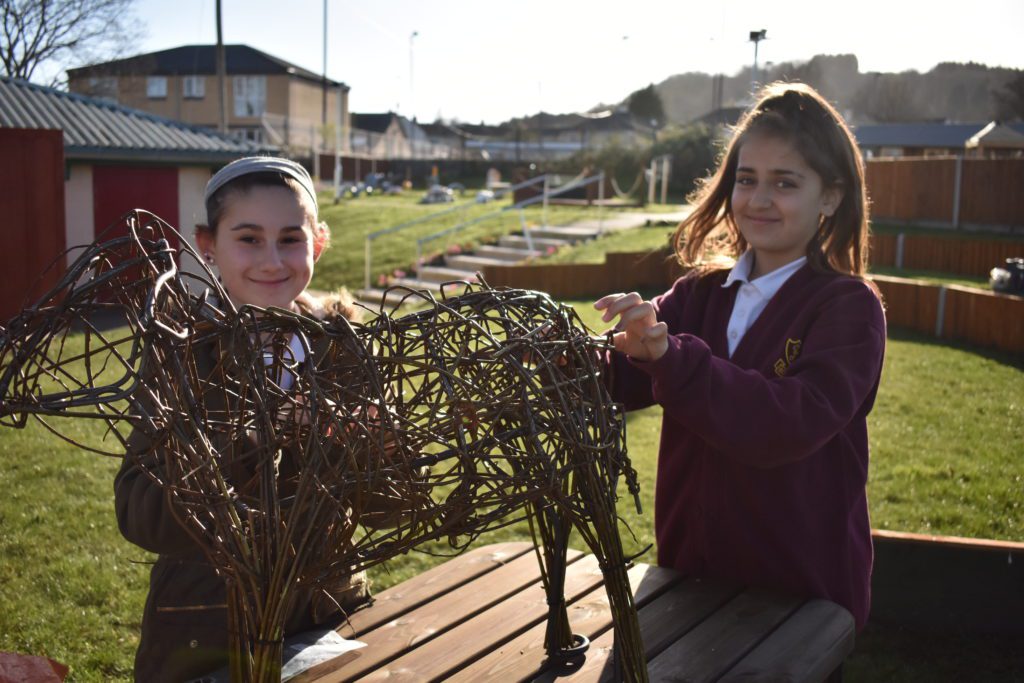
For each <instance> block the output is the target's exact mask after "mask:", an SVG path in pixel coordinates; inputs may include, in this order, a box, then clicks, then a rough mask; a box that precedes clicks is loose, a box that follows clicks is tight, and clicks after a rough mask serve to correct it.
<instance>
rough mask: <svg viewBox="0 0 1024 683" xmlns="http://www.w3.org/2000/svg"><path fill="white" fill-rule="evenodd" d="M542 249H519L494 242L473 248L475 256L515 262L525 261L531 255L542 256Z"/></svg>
mask: <svg viewBox="0 0 1024 683" xmlns="http://www.w3.org/2000/svg"><path fill="white" fill-rule="evenodd" d="M541 253H542V252H540V251H536V250H535V251H530V250H529V249H517V248H514V247H499V246H497V245H492V244H482V245H480V246H479V247H477V248H476V249H475V250H473V256H481V257H484V258H492V259H502V260H505V261H510V262H512V263H515V262H517V261H523V260H525V259H527V258H529V257H531V256H540V255H541Z"/></svg>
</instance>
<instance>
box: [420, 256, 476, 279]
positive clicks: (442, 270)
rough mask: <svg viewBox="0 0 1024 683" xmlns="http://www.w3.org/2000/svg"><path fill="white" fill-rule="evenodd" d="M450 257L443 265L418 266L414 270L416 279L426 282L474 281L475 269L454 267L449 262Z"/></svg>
mask: <svg viewBox="0 0 1024 683" xmlns="http://www.w3.org/2000/svg"><path fill="white" fill-rule="evenodd" d="M451 259H452V257H451V256H449V257H448V258H447V259H445V265H444V266H420V268H419V270H417V271H416V279H417V280H426V281H428V282H449V281H451V280H466V281H467V282H476V269H473V270H470V269H466V268H456V267H454V266H452V265H451V264H450V261H451Z"/></svg>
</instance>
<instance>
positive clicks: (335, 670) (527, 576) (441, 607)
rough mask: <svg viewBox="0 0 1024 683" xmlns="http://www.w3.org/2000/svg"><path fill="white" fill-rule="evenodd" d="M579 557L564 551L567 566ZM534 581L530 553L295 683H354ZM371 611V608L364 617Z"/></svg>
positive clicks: (377, 632)
mask: <svg viewBox="0 0 1024 683" xmlns="http://www.w3.org/2000/svg"><path fill="white" fill-rule="evenodd" d="M582 556H583V553H580V552H579V551H576V550H570V551H569V562H570V563H573V562H575V561H576V560H578V559H579V558H580V557H582ZM457 561H458V558H457V559H456V560H453V561H451V562H448V563H446V564H444V565H442V566H444V567H447V566H449V565H450V564H452V562H457ZM539 580H540V576H539V573H538V570H537V560H536V557H535V556H534V555H533V553H527V554H524V555H520V556H519V557H517V558H516V559H514V560H512V561H511V562H509V563H508V564H506V565H504V566H502V567H499V568H497V569H495V570H494V571H491V572H488V573H486V574H485V575H483V576H481V577H478V578H477V579H475V580H473V581H470V582H468V583H464V584H462V585H460V586H458V587H457V588H455V589H453V590H451V591H449V592H447V593H443V594H440V595H438V596H437V597H436V599H434V600H431V601H430V602H427V603H425V604H422V605H420V606H419V607H417V608H415V609H413V610H411V611H408V612H405V613H404V614H402V615H401V616H400V617H398V618H396V619H393V620H391V621H389V622H387V623H386V624H383V625H381V626H379V627H377V628H374V629H372V630H371V631H369V632H367V633H361V634H360V635H359V640H361V641H363V642H364V643H366V645H367V647H365V648H363V649H361V650H359V651H358V652H359V656H358V657H357V658H355V659H354V660H351V661H348V662H343V663H342V666H340V667H337V666H336V665H335V662H333V661H331V662H324V663H323V664H320V665H318V666H315V667H313V668H312V669H309V670H308V671H306V672H305V673H304V674H302V677H301V679H299V678H296V679H295V680H296V681H297V683H301V681H314V680H315V681H318V682H319V683H338V682H340V681H350V680H354V679H355V678H358V677H359V676H362V675H364V674H366V673H369V672H370V671H373V670H375V669H377V668H378V667H380V666H382V665H383V664H386V663H387V662H389V661H391V660H392V659H394V658H396V657H398V656H399V655H401V654H402V653H403V652H405V651H407V650H409V649H410V648H412V647H414V646H417V645H419V644H422V643H424V642H426V641H428V640H431V639H433V638H434V637H435V636H436V635H437V634H439V633H443V632H444V631H447V630H448V629H450V628H452V627H454V626H456V625H458V624H460V623H462V622H463V621H465V620H466V619H469V618H471V617H473V616H474V615H476V614H479V613H480V612H482V611H483V610H485V609H487V608H489V607H491V606H492V605H496V604H498V603H500V602H502V601H504V600H505V599H507V598H508V597H509V596H510V595H512V594H514V593H517V592H518V591H520V590H522V589H523V588H524V587H526V586H528V585H530V584H531V583H535V582H537V581H539ZM374 609H376V608H375V607H374V608H371V610H369V611H373V610H374ZM357 615H358V613H357ZM342 635H344V633H342Z"/></svg>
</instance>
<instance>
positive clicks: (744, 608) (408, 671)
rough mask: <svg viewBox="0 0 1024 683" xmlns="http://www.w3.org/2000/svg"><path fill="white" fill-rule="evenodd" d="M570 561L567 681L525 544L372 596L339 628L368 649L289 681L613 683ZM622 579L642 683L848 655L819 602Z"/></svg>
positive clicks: (598, 596) (737, 677) (601, 598)
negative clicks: (586, 641)
mask: <svg viewBox="0 0 1024 683" xmlns="http://www.w3.org/2000/svg"><path fill="white" fill-rule="evenodd" d="M569 562H570V564H569V567H568V570H567V572H566V582H565V595H566V601H567V602H568V603H569V622H570V624H571V625H572V630H573V632H574V633H581V634H583V635H586V636H587V637H588V638H590V641H591V642H590V648H589V649H588V650H587V653H586V659H585V661H584V662H583V663H582V664H581V665H579V666H577V667H576V668H574V669H572V672H571V673H569V674H567V673H565V672H564V671H562V672H558V673H556V672H555V671H552V670H551V669H550V667H548V666H547V664H548V663H547V661H546V655H545V651H544V646H543V641H544V625H545V622H546V618H547V603H546V600H545V597H544V592H543V590H542V588H541V587H540V573H539V570H538V566H537V559H536V555H535V553H534V552H533V546H532V545H531V544H529V543H499V544H495V545H489V546H483V547H480V548H476V549H474V550H471V551H469V552H467V553H465V554H463V555H460V556H458V557H455V558H454V559H452V560H449V561H448V562H445V563H444V564H441V565H438V566H436V567H434V568H432V569H430V570H428V571H426V572H424V573H422V574H420V575H418V576H416V577H414V578H412V579H409V580H408V581H405V582H403V583H401V584H399V585H397V586H394V587H392V588H389V589H388V590H385V591H383V592H382V593H380V594H379V595H377V596H376V602H375V603H374V604H373V605H372V606H371V607H369V608H367V609H364V610H361V611H359V612H356V613H355V614H353V615H352V617H351V619H350V620H349V622H348V623H347V624H345V625H343V626H342V627H341V628H339V629H338V632H339V633H340V634H341V635H342V636H344V637H346V638H355V639H357V640H360V641H362V642H364V643H366V645H367V647H365V648H362V649H360V650H356V651H354V652H350V653H348V654H346V655H343V656H341V657H338V658H336V659H334V660H331V661H328V662H324V663H322V664H320V665H318V666H316V667H315V668H313V669H311V670H309V671H307V672H305V673H303V674H301V675H300V677H299V678H296V679H293V680H295V681H301V682H302V683H310V682H312V681H317V682H318V683H328V682H336V681H354V680H359V681H376V680H385V679H387V680H401V681H430V680H446V681H479V680H499V681H506V680H508V681H514V680H537V681H554V680H556V679H558V678H560V677H562V678H566V679H568V680H571V681H573V683H576V682H579V681H613V680H614V678H615V675H614V669H613V665H612V662H611V657H610V655H611V651H612V631H611V615H610V613H609V610H608V600H607V597H606V595H605V592H604V588H603V586H602V582H601V573H600V571H599V569H598V566H597V561H596V559H595V558H594V556H593V555H584V554H583V553H580V552H575V551H571V550H570V553H569ZM629 577H630V582H631V584H632V586H633V591H634V594H635V596H636V604H637V608H638V610H639V616H640V625H641V630H642V633H643V640H644V645H645V649H646V652H647V660H648V667H649V672H650V677H651V680H652V681H666V680H673V681H682V680H685V681H764V680H770V681H822V680H825V679H827V678H829V677H830V675H831V674H832V673H833V672H834V671H835V670H837V669H838V668H839V666H840V664H841V663H842V661H843V659H844V658H845V657H846V656H847V655H848V654H849V653H850V651H851V650H852V649H853V641H854V621H853V617H852V616H851V615H850V613H849V612H848V611H846V610H845V609H843V608H842V607H840V606H838V605H836V604H835V603H832V602H829V601H827V600H801V599H798V598H793V597H788V596H784V595H780V594H777V593H770V592H766V591H761V590H755V589H748V588H744V587H743V586H737V585H730V584H728V583H723V582H719V581H710V580H697V579H685V578H683V577H681V576H680V575H679V574H678V573H677V572H675V571H672V570H669V569H664V568H661V567H654V566H650V565H647V564H638V565H636V566H635V567H634V568H633V569H632V570H631V571H630V572H629Z"/></svg>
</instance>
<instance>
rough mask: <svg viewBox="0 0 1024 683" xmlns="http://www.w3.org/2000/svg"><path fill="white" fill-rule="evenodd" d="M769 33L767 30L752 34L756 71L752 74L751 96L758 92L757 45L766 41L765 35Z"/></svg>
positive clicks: (752, 32) (751, 40)
mask: <svg viewBox="0 0 1024 683" xmlns="http://www.w3.org/2000/svg"><path fill="white" fill-rule="evenodd" d="M767 33H768V31H767V30H766V29H761V30H760V31H751V32H750V42H752V43H753V44H754V70H753V71H752V72H751V73H750V92H751V94H753V93H754V92H756V91H757V44H758V43H760V42H761V41H762V40H764V39H765V37H766V36H765V34H767Z"/></svg>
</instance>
